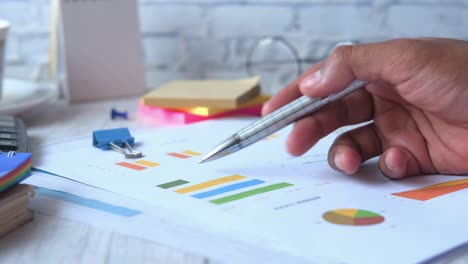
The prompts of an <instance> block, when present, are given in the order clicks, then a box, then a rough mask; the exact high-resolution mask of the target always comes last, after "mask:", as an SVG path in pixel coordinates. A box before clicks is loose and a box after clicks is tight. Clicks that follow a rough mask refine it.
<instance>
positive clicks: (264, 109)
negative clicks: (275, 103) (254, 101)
mask: <svg viewBox="0 0 468 264" xmlns="http://www.w3.org/2000/svg"><path fill="white" fill-rule="evenodd" d="M268 102H270V101H266V102H265V103H263V106H262V111H261V113H262V116H264V115H265V114H266V112H267V110H268V105H269V103H268Z"/></svg>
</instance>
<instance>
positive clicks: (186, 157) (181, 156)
mask: <svg viewBox="0 0 468 264" xmlns="http://www.w3.org/2000/svg"><path fill="white" fill-rule="evenodd" d="M167 155H169V156H173V157H176V158H180V159H188V158H190V157H191V156H189V155H184V154H180V153H175V152H172V153H167Z"/></svg>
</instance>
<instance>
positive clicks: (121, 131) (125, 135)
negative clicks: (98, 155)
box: [93, 128, 143, 159]
mask: <svg viewBox="0 0 468 264" xmlns="http://www.w3.org/2000/svg"><path fill="white" fill-rule="evenodd" d="M134 143H135V138H134V137H132V136H131V135H130V131H129V130H128V128H115V129H105V130H96V131H93V146H95V147H96V148H100V149H102V150H109V149H113V150H115V151H117V152H120V153H122V154H123V155H124V156H125V158H129V159H136V158H141V157H143V153H141V151H136V150H135V149H134V148H133V147H132V146H133V144H134ZM124 148H127V149H128V151H126V150H125V149H124Z"/></svg>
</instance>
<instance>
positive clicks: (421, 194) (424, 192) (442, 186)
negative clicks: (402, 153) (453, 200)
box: [392, 179, 468, 201]
mask: <svg viewBox="0 0 468 264" xmlns="http://www.w3.org/2000/svg"><path fill="white" fill-rule="evenodd" d="M467 188H468V180H466V179H464V180H456V181H449V182H444V183H439V184H435V185H431V186H427V187H424V188H420V189H415V190H411V191H406V192H399V193H392V195H395V196H400V197H404V198H408V199H413V200H418V201H427V200H430V199H434V198H436V197H439V196H443V195H446V194H449V193H452V192H456V191H460V190H463V189H467Z"/></svg>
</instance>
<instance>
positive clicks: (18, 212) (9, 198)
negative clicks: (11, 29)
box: [0, 184, 34, 237]
mask: <svg viewBox="0 0 468 264" xmlns="http://www.w3.org/2000/svg"><path fill="white" fill-rule="evenodd" d="M33 195H34V188H33V187H31V186H29V185H27V184H17V185H15V186H13V187H12V188H10V189H8V190H7V191H5V192H2V193H0V237H2V236H3V235H5V234H7V233H9V232H11V231H13V230H15V229H16V228H18V227H20V226H22V225H23V224H25V223H26V222H29V221H30V220H32V219H33V216H34V214H33V212H32V211H31V210H30V209H28V204H29V198H30V197H31V196H33Z"/></svg>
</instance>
